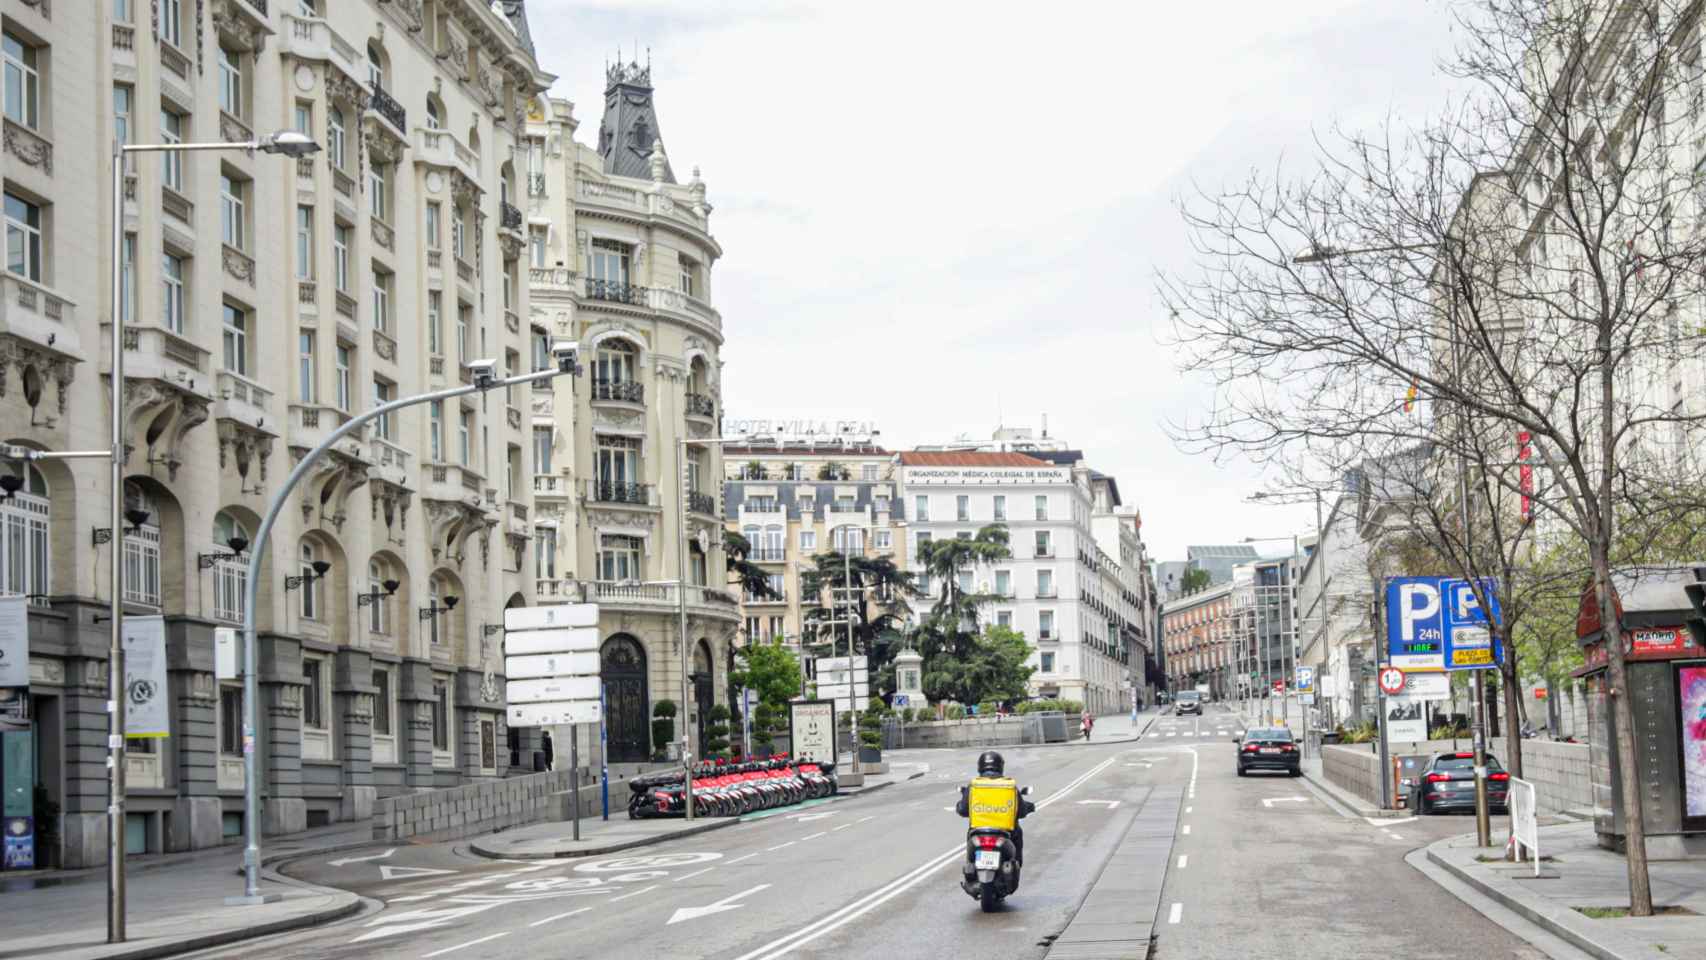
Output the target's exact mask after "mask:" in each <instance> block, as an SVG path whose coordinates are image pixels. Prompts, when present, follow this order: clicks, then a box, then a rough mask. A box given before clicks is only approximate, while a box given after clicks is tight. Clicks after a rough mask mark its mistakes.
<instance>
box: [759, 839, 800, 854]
mask: <svg viewBox="0 0 1706 960" xmlns="http://www.w3.org/2000/svg"><path fill="white" fill-rule="evenodd" d="M798 842H799V841H797V840H789V841H788V842H787V843H778V844H777V845H775V846H774V847H771V848H770V849H768V850H766V851H764V852H765V853H775V852H776V851H778V850H780V849H782V848H783V847H791V846H793V845H794V844H796V843H798Z"/></svg>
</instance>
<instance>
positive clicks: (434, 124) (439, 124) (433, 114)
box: [426, 95, 444, 130]
mask: <svg viewBox="0 0 1706 960" xmlns="http://www.w3.org/2000/svg"><path fill="white" fill-rule="evenodd" d="M426 125H427V129H428V130H443V129H444V115H443V114H442V113H441V112H440V110H439V107H438V98H437V97H435V96H431V95H428V96H427V102H426Z"/></svg>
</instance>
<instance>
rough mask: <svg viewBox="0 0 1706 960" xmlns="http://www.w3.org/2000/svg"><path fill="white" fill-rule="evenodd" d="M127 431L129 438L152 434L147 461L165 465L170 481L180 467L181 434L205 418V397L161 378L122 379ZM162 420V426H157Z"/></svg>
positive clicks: (206, 410) (182, 440) (206, 406)
mask: <svg viewBox="0 0 1706 960" xmlns="http://www.w3.org/2000/svg"><path fill="white" fill-rule="evenodd" d="M124 395H125V413H126V423H125V426H126V428H127V432H128V433H129V435H130V436H132V437H150V436H151V437H153V438H154V440H153V441H152V442H151V443H149V445H148V462H149V463H150V464H164V465H165V467H166V476H167V479H169V480H176V479H177V478H178V468H179V467H181V466H183V457H182V456H180V453H181V451H182V450H183V442H184V435H185V434H187V433H189V432H190V431H191V430H193V429H195V428H196V427H198V426H200V425H201V424H203V423H205V422H206V421H207V415H208V403H207V399H206V398H205V397H201V396H199V395H197V394H194V393H191V392H189V391H188V390H185V389H182V388H180V387H177V386H174V385H172V384H170V383H166V382H165V381H162V380H132V379H130V378H128V377H126V378H125V381H124ZM162 423H163V424H164V425H165V428H164V429H160V427H161V425H162ZM125 462H126V463H129V462H130V447H129V446H128V445H127V446H126V447H125Z"/></svg>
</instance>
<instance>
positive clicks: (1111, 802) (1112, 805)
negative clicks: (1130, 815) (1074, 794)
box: [1078, 800, 1120, 810]
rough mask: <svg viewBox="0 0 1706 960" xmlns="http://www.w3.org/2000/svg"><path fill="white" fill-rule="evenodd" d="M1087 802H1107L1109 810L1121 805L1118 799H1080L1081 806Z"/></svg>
mask: <svg viewBox="0 0 1706 960" xmlns="http://www.w3.org/2000/svg"><path fill="white" fill-rule="evenodd" d="M1087 803H1089V804H1095V803H1100V804H1105V805H1106V806H1107V808H1108V809H1109V810H1112V809H1114V808H1115V807H1118V806H1119V805H1120V802H1119V801H1118V800H1080V801H1078V805H1079V806H1081V807H1082V806H1084V805H1085V804H1087Z"/></svg>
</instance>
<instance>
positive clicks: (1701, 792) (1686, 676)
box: [1676, 664, 1706, 830]
mask: <svg viewBox="0 0 1706 960" xmlns="http://www.w3.org/2000/svg"><path fill="white" fill-rule="evenodd" d="M1676 685H1677V698H1676V702H1677V705H1678V707H1679V708H1680V709H1681V712H1682V718H1681V719H1682V736H1681V738H1680V740H1681V742H1682V743H1681V745H1682V817H1683V826H1684V828H1685V829H1689V830H1699V829H1706V664H1690V665H1688V666H1683V667H1678V668H1677V671H1676Z"/></svg>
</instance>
